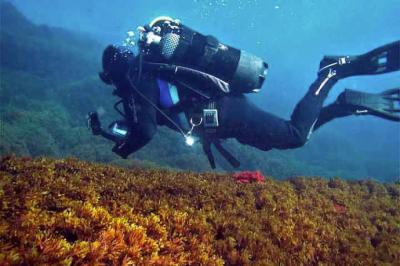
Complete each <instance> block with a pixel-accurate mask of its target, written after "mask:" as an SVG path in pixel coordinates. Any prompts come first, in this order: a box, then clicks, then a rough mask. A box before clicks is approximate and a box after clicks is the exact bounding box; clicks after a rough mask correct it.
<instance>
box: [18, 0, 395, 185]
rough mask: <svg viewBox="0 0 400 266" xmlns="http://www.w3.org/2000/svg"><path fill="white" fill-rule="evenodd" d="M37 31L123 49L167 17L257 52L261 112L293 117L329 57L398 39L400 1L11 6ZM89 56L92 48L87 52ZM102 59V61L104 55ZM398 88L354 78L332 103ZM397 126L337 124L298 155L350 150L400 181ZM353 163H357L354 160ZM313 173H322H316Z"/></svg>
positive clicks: (389, 80) (370, 121)
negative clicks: (262, 79)
mask: <svg viewBox="0 0 400 266" xmlns="http://www.w3.org/2000/svg"><path fill="white" fill-rule="evenodd" d="M11 2H13V3H15V4H16V6H17V7H18V9H20V10H21V11H22V12H23V13H24V14H25V15H26V16H27V17H28V18H29V19H31V20H32V21H34V22H35V23H37V24H47V25H51V26H57V27H63V28H67V29H71V30H75V31H80V32H83V33H86V34H88V35H90V36H94V37H95V38H97V39H98V40H99V42H102V43H104V45H106V44H107V43H117V44H121V43H122V41H123V39H124V38H125V33H126V32H127V31H128V30H136V27H137V26H139V25H143V24H144V23H146V22H149V21H150V20H151V19H153V18H155V17H157V16H160V15H168V16H171V17H174V18H179V19H180V20H181V21H182V22H183V23H184V24H186V25H188V26H190V27H191V28H194V29H196V30H198V31H200V32H202V33H204V34H212V35H215V36H217V37H218V38H219V39H220V40H221V41H222V42H224V43H227V44H230V45H232V46H234V47H237V48H241V49H244V50H247V51H249V52H252V53H254V54H256V55H258V56H260V57H262V58H264V59H265V60H266V61H267V62H268V63H269V65H270V71H269V76H268V78H267V81H266V83H265V85H264V87H263V90H262V92H261V93H259V94H257V95H255V96H252V99H253V100H254V101H255V102H256V103H257V104H258V105H260V106H262V107H263V108H265V109H267V110H268V111H271V112H273V113H276V114H278V115H281V116H283V117H285V118H288V117H289V116H290V113H291V111H292V109H293V108H294V106H295V104H296V102H297V101H298V100H299V99H300V98H301V97H302V95H303V94H304V93H305V91H306V89H307V88H308V85H309V84H310V83H311V82H312V81H313V79H314V78H315V76H316V70H317V67H318V63H319V60H320V59H321V58H322V56H323V55H325V54H359V53H363V52H366V51H368V50H370V49H373V48H375V47H377V46H380V45H382V44H385V43H388V42H392V41H394V40H398V39H400V27H399V25H400V15H399V14H400V1H399V0H368V1H365V0H351V1H350V0H347V1H346V0H335V1H333V0H331V1H328V0H325V1H321V0H320V1H317V0H291V1H289V0H286V1H284V0H274V1H272V0H268V1H267V0H265V1H261V0H213V1H209V0H178V1H176V0H175V1H174V0H165V1H160V0H157V1H148V0H131V1H129V0H113V1H109V0H86V1H71V0H70V1H54V0H35V1H26V0H13V1H11ZM88 49H90V47H88ZM99 56H100V55H99ZM396 86H400V72H397V73H393V74H386V75H381V76H373V77H356V78H351V79H346V80H345V81H341V82H340V83H339V84H337V85H336V87H335V88H334V90H333V91H332V93H331V94H330V97H329V98H328V101H327V102H330V101H332V100H334V99H335V97H336V96H337V95H338V94H339V93H340V92H341V91H342V90H343V89H344V88H353V89H357V90H363V91H367V92H378V91H380V90H384V89H389V88H393V87H396ZM399 136H400V126H399V124H398V123H397V124H396V123H393V122H388V121H384V120H381V119H377V118H374V117H355V118H348V119H342V120H337V121H334V122H332V123H330V124H329V125H327V126H325V127H324V128H323V129H321V130H320V131H318V132H317V133H315V134H314V136H313V138H312V139H311V141H310V143H308V144H307V146H306V147H304V148H303V149H302V150H301V151H295V152H294V153H293V155H294V156H298V157H301V158H302V159H303V160H305V161H306V162H307V163H310V164H313V163H314V164H320V163H321V161H319V160H318V159H320V160H322V161H323V160H325V157H324V154H325V151H326V150H329V151H330V156H331V154H332V150H333V151H336V150H337V151H338V152H337V153H333V154H337V155H336V157H335V156H333V158H329V159H330V160H333V161H335V160H337V161H340V160H341V157H342V156H343V154H341V152H340V150H341V149H342V148H344V147H341V146H337V144H336V143H337V142H335V144H334V145H332V143H331V139H332V138H339V139H341V140H342V142H341V143H342V145H346V143H349V144H351V148H349V147H346V148H348V149H352V150H354V156H353V158H352V160H354V162H355V165H358V166H359V167H363V168H368V167H369V165H370V164H371V162H374V161H379V162H380V163H381V164H382V165H386V164H385V163H386V162H389V164H388V166H386V167H388V168H390V171H391V172H392V173H395V174H392V176H393V178H395V176H396V175H397V176H400V155H399V151H400V140H399V139H400V137H399ZM349 156H352V155H351V154H350V155H349ZM315 174H318V173H317V172H316V173H315Z"/></svg>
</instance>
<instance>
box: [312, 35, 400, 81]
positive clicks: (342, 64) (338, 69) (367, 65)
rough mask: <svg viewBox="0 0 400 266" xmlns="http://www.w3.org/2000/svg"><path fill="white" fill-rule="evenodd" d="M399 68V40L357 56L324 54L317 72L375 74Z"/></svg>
mask: <svg viewBox="0 0 400 266" xmlns="http://www.w3.org/2000/svg"><path fill="white" fill-rule="evenodd" d="M397 70H400V41H396V42H393V43H390V44H387V45H384V46H381V47H379V48H376V49H374V50H372V51H370V52H368V53H365V54H363V55H359V56H325V57H324V58H323V59H322V61H321V63H320V68H319V71H318V74H319V75H321V74H324V73H329V72H331V71H334V73H335V76H336V78H338V79H340V78H346V77H350V76H359V75H376V74H383V73H388V72H393V71H397Z"/></svg>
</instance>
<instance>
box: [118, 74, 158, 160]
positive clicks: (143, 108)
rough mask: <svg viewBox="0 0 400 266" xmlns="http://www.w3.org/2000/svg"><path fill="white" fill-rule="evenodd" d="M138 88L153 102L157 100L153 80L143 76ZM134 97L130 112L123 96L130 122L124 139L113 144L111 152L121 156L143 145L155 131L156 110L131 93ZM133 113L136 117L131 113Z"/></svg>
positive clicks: (126, 100)
mask: <svg viewBox="0 0 400 266" xmlns="http://www.w3.org/2000/svg"><path fill="white" fill-rule="evenodd" d="M138 89H139V90H140V91H141V92H142V93H143V95H145V97H146V98H147V99H149V100H151V101H152V102H153V103H157V101H158V88H157V84H156V82H155V80H153V79H148V78H145V79H144V81H143V82H141V84H140V86H138ZM133 97H134V99H135V104H134V105H135V109H136V111H135V112H132V110H131V107H130V104H129V102H128V99H127V98H124V111H125V113H126V114H128V113H129V114H131V115H128V119H129V120H130V122H129V123H128V126H129V130H128V134H127V136H126V137H125V139H124V141H123V142H122V143H120V144H117V145H115V147H114V148H113V152H115V153H117V154H118V155H120V156H121V157H123V158H126V157H127V156H128V155H129V154H132V153H134V152H136V151H137V150H139V149H141V148H142V147H144V146H145V145H146V144H147V143H149V142H150V140H151V139H152V138H153V136H154V134H155V133H156V131H157V120H156V110H155V109H154V107H153V106H151V105H150V104H148V103H147V102H146V101H145V100H144V99H143V98H141V96H140V95H137V94H133ZM132 113H135V116H136V118H134V116H133V115H132Z"/></svg>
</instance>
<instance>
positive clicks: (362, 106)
mask: <svg viewBox="0 0 400 266" xmlns="http://www.w3.org/2000/svg"><path fill="white" fill-rule="evenodd" d="M337 103H338V104H340V105H341V106H343V107H344V108H345V110H347V111H349V112H351V113H352V114H355V115H374V116H378V117H381V118H384V119H387V120H392V121H400V88H395V89H391V90H386V91H383V92H381V93H377V94H375V93H366V92H360V91H356V90H350V89H346V90H344V92H342V93H341V94H340V95H339V97H338V99H337Z"/></svg>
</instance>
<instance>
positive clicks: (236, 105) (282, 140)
mask: <svg viewBox="0 0 400 266" xmlns="http://www.w3.org/2000/svg"><path fill="white" fill-rule="evenodd" d="M325 80H326V76H320V77H318V78H317V80H316V81H315V82H314V83H313V84H312V85H311V86H310V88H309V90H308V92H307V93H306V95H305V96H304V97H303V99H302V100H301V101H300V102H299V103H298V104H297V106H296V108H295V110H294V112H293V114H292V116H291V120H285V119H282V118H280V117H278V116H275V115H273V114H271V113H268V112H266V111H264V110H261V109H260V108H259V107H257V106H256V105H254V104H253V103H252V102H251V101H249V100H248V98H247V97H246V96H245V95H226V96H220V97H217V98H215V99H214V100H215V101H216V106H217V109H218V114H219V123H220V126H219V127H218V128H217V131H216V133H215V136H216V137H218V138H220V139H227V138H236V139H237V140H238V141H239V142H240V143H242V144H247V145H251V146H253V147H256V148H258V149H261V150H270V149H273V148H276V149H289V148H296V147H300V146H302V145H304V143H305V142H306V141H307V139H308V138H309V135H310V134H311V132H312V130H313V129H316V128H318V127H319V126H321V125H322V124H324V123H325V122H327V121H329V120H331V119H332V118H335V117H338V116H339V115H340V112H339V111H338V110H336V109H335V108H332V107H325V108H322V106H323V102H324V100H325V99H326V97H327V95H328V92H329V90H330V88H331V87H332V86H333V85H334V84H335V82H336V80H335V79H329V80H328V81H327V82H326V83H324V86H323V88H322V90H321V92H320V93H319V94H318V95H316V91H317V90H318V89H319V88H320V86H321V84H322V83H323V82H324V81H325ZM117 87H120V89H119V90H120V91H126V90H127V87H129V85H128V83H127V82H126V81H122V82H120V83H119V84H118V85H117ZM137 88H138V89H139V90H140V91H141V92H142V93H143V94H144V95H145V96H146V97H147V98H148V99H149V100H151V101H152V102H153V103H156V104H157V103H158V101H159V89H158V87H157V82H156V79H155V77H154V76H151V75H144V76H143V77H142V82H141V83H140V84H139V85H138V86H137ZM182 90H185V89H183V88H182ZM134 98H135V104H136V110H137V111H136V114H137V123H132V124H131V127H132V129H131V131H130V134H131V135H130V136H129V141H128V142H125V144H124V145H125V146H124V148H123V150H122V151H121V152H120V155H122V156H123V157H126V156H127V155H128V154H130V153H133V152H135V151H136V150H138V149H140V148H141V147H143V146H144V145H146V144H147V143H148V142H149V141H150V140H151V139H152V137H153V135H154V134H155V132H156V129H157V125H166V126H168V127H170V128H171V129H173V130H176V128H175V126H174V125H172V124H171V123H170V122H169V121H168V120H166V119H165V118H164V117H163V116H162V115H160V114H159V113H158V112H157V110H156V109H155V108H154V107H152V106H151V105H149V104H148V103H147V102H146V101H145V100H144V99H143V98H142V97H140V96H139V95H137V94H134ZM167 111H168V110H167ZM131 119H132V118H131ZM195 133H196V131H195ZM104 134H107V133H103V135H104ZM108 138H110V137H108Z"/></svg>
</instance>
